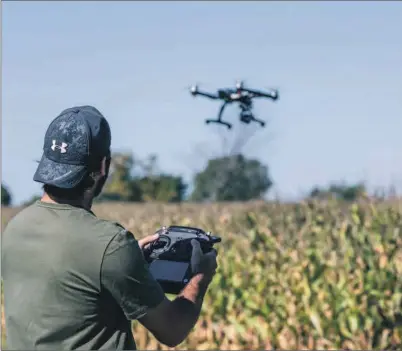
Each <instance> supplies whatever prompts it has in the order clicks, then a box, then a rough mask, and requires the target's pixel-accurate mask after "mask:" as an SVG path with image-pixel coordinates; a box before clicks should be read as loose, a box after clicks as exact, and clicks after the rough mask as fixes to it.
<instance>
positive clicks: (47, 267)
mask: <svg viewBox="0 0 402 351" xmlns="http://www.w3.org/2000/svg"><path fill="white" fill-rule="evenodd" d="M122 230H123V229H122V228H121V227H120V226H118V225H117V224H114V223H111V222H107V221H103V220H100V219H98V218H96V217H95V215H93V214H92V213H91V212H89V211H86V210H84V209H81V208H75V207H72V206H70V205H64V204H53V203H43V202H36V203H35V204H33V205H31V206H30V207H28V208H26V209H24V210H23V211H21V212H20V213H19V214H18V215H17V216H15V217H14V218H13V219H12V220H11V221H10V223H9V224H8V226H7V228H6V230H5V232H4V234H3V239H2V251H3V252H2V271H3V283H4V304H5V305H4V307H5V316H6V333H7V346H8V348H12V349H53V350H55V349H135V343H134V339H133V336H132V333H131V326H130V322H129V321H128V319H127V318H126V316H125V315H124V313H123V310H122V309H121V308H120V306H119V304H118V302H116V300H115V299H114V298H113V297H112V296H111V295H110V293H109V292H108V291H107V290H105V289H102V284H101V267H102V262H103V258H104V253H105V250H106V249H107V247H108V245H109V244H110V242H111V240H112V239H113V238H114V237H116V236H117V235H118V234H119V232H121V231H122Z"/></svg>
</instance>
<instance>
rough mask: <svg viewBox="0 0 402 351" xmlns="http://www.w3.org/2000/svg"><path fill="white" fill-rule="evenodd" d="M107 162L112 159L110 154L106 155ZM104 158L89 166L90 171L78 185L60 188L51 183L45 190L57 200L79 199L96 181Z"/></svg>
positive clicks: (46, 185) (45, 186)
mask: <svg viewBox="0 0 402 351" xmlns="http://www.w3.org/2000/svg"><path fill="white" fill-rule="evenodd" d="M104 157H106V158H107V162H108V161H110V156H104ZM102 160H103V157H102V159H100V160H99V159H98V161H97V162H93V163H92V164H91V165H90V166H89V167H88V172H87V174H86V175H85V177H84V178H83V179H82V181H81V182H80V183H78V185H76V186H75V187H73V188H68V189H65V188H59V187H56V186H53V185H50V184H44V185H43V190H44V192H45V193H46V194H47V195H49V196H50V197H51V198H52V199H54V200H56V199H58V200H78V199H80V198H82V197H83V196H84V195H85V192H86V191H88V190H89V189H91V188H92V187H93V185H94V183H95V178H96V177H97V176H98V175H99V174H100V171H101V164H102Z"/></svg>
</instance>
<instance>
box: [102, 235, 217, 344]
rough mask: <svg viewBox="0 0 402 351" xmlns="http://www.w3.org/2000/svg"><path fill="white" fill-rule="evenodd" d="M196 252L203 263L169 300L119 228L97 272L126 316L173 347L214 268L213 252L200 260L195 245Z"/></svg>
mask: <svg viewBox="0 0 402 351" xmlns="http://www.w3.org/2000/svg"><path fill="white" fill-rule="evenodd" d="M196 246H197V245H196ZM196 253H197V255H193V256H194V257H195V258H196V259H197V260H198V261H199V262H201V263H203V264H201V265H200V264H198V266H199V267H201V269H199V272H198V274H196V276H194V277H193V278H192V279H191V280H190V282H189V283H188V284H187V286H186V287H185V288H184V289H183V291H182V292H181V293H180V294H179V295H178V296H177V297H176V298H175V299H174V300H173V301H170V300H169V299H168V298H167V297H166V296H165V294H164V292H163V290H162V288H161V286H160V285H159V283H158V282H157V281H156V280H155V279H154V277H153V276H152V274H151V273H150V271H149V269H148V264H147V263H146V261H145V259H144V257H143V254H142V251H141V248H140V247H139V245H138V242H137V241H136V240H135V238H134V236H133V235H132V234H131V233H130V232H126V231H122V232H121V233H120V234H118V235H117V236H116V237H115V239H114V240H113V241H112V242H111V244H110V245H109V247H108V249H107V251H106V253H105V256H104V260H103V264H102V272H101V281H102V287H103V288H104V289H106V290H108V291H109V292H110V293H111V295H112V296H113V297H114V299H115V300H116V301H117V302H118V303H119V305H120V306H121V308H122V310H123V311H124V313H125V315H126V317H127V319H129V320H135V319H137V320H138V321H139V322H140V323H141V324H142V325H144V327H145V328H147V329H148V330H149V331H150V332H151V333H152V334H153V335H154V336H155V338H156V339H157V340H158V341H159V342H161V343H162V344H164V345H166V346H169V347H174V346H176V345H178V344H180V343H181V342H182V341H183V340H184V339H185V338H186V337H187V336H188V334H189V333H190V331H191V329H192V328H193V327H194V325H195V323H196V322H197V320H198V317H199V315H200V311H201V306H202V302H203V298H204V296H205V293H206V291H207V288H208V285H209V283H210V281H211V279H212V276H213V273H214V271H215V268H216V261H214V257H212V256H213V254H214V253H212V256H211V257H210V258H209V260H208V257H204V260H201V258H202V252H201V250H200V248H199V246H198V247H197V248H196ZM204 256H207V255H204ZM215 258H216V257H215ZM197 260H196V263H197V262H198V261H197ZM193 263H194V262H193ZM214 264H215V266H214ZM193 266H197V264H195V265H194V264H193ZM198 266H197V267H198ZM204 271H205V272H204Z"/></svg>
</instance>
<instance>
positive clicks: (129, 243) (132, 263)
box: [101, 230, 165, 320]
mask: <svg viewBox="0 0 402 351" xmlns="http://www.w3.org/2000/svg"><path fill="white" fill-rule="evenodd" d="M101 284H102V288H103V289H106V290H107V291H108V292H109V293H110V294H111V295H112V296H113V298H114V299H115V300H116V301H117V303H118V304H119V305H120V306H121V308H122V310H123V312H124V314H125V315H126V317H127V319H129V320H134V319H138V318H140V317H142V316H144V315H145V314H146V313H147V311H148V309H150V308H153V307H156V306H157V305H159V304H160V303H161V302H162V301H163V300H164V299H165V293H164V292H163V290H162V288H161V286H160V285H159V283H158V282H157V281H156V280H155V278H154V277H153V276H152V274H151V273H150V271H149V269H148V263H147V262H146V261H145V259H144V256H143V254H142V251H141V249H140V247H139V245H138V242H137V240H136V239H135V237H134V236H133V234H132V233H130V232H129V231H126V230H122V231H121V232H120V233H119V234H117V235H116V236H115V237H114V239H113V240H112V241H111V242H110V244H109V246H108V248H107V250H106V252H105V255H104V258H103V263H102V269H101Z"/></svg>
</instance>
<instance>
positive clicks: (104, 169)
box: [100, 157, 107, 177]
mask: <svg viewBox="0 0 402 351" xmlns="http://www.w3.org/2000/svg"><path fill="white" fill-rule="evenodd" d="M100 171H101V175H102V177H104V176H105V175H106V172H107V165H106V157H104V158H103V159H102V163H101V169H100Z"/></svg>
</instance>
